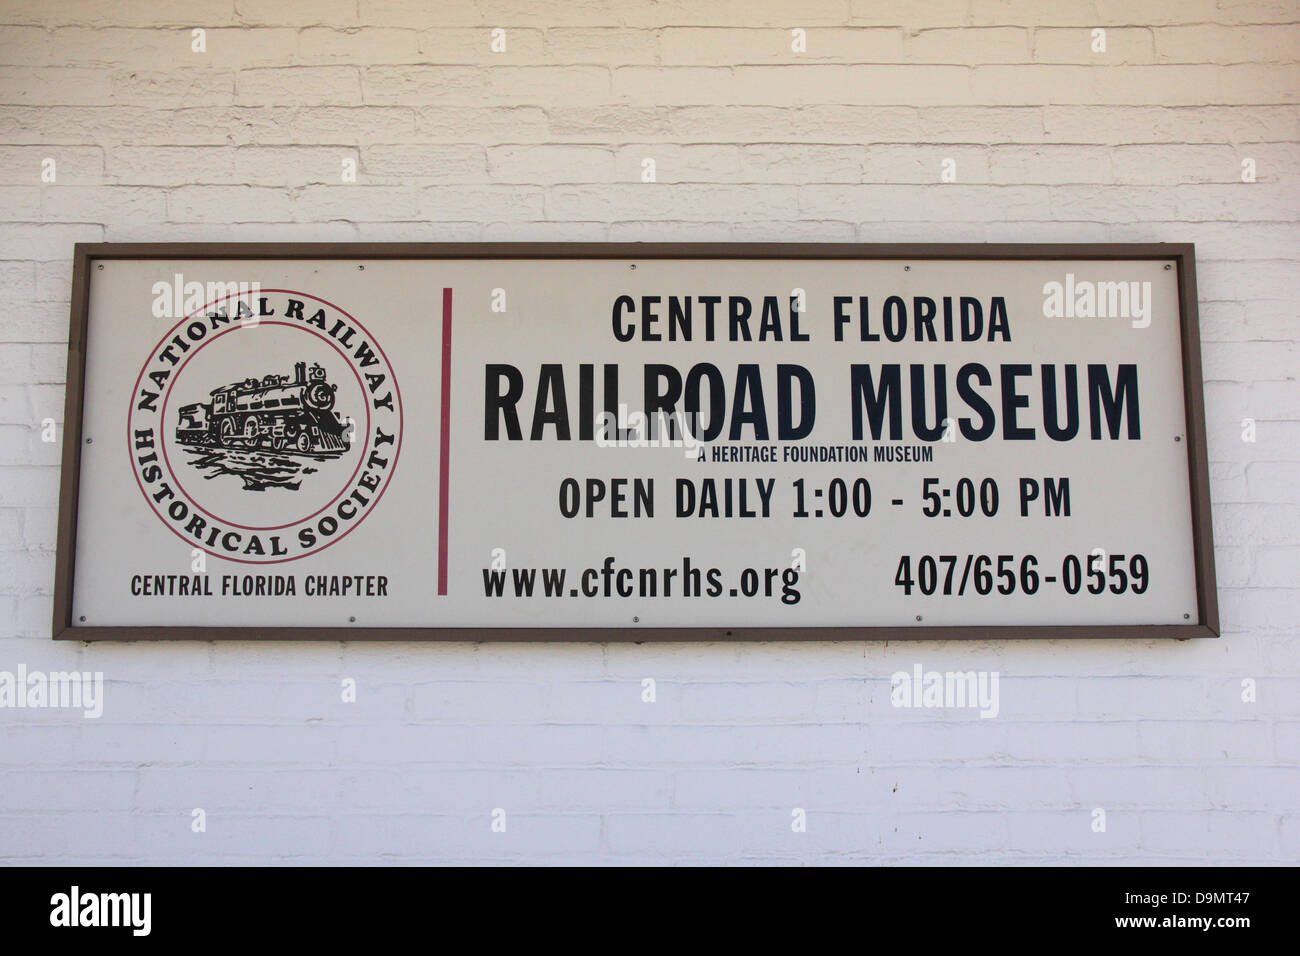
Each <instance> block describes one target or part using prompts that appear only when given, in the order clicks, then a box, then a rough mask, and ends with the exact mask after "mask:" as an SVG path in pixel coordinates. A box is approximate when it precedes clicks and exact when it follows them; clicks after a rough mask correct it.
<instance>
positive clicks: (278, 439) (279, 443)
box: [271, 435, 289, 451]
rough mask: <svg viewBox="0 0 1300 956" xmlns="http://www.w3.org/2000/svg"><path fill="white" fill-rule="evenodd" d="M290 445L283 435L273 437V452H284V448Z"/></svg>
mask: <svg viewBox="0 0 1300 956" xmlns="http://www.w3.org/2000/svg"><path fill="white" fill-rule="evenodd" d="M287 444H289V442H288V441H287V440H286V439H285V437H284V436H283V435H273V436H272V437H271V449H272V450H273V451H284V446H285V445H287Z"/></svg>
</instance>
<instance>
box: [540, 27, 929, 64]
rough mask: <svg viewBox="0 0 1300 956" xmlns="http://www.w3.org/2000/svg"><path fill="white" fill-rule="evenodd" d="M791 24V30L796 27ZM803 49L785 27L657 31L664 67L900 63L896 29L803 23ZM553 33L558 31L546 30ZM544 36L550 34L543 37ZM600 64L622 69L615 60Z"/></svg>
mask: <svg viewBox="0 0 1300 956" xmlns="http://www.w3.org/2000/svg"><path fill="white" fill-rule="evenodd" d="M801 23H802V21H801V22H800V23H794V22H792V23H791V28H793V27H795V26H801ZM801 28H802V29H804V32H805V43H806V49H805V50H804V52H801V53H796V52H794V51H793V50H792V49H791V45H792V42H793V37H792V35H791V32H790V29H782V28H772V29H750V28H740V29H738V28H735V27H714V28H699V27H680V28H669V29H666V30H663V31H661V32H660V40H659V50H660V62H661V63H663V64H665V65H668V66H680V65H688V66H701V65H704V66H733V65H737V64H744V63H785V64H792V63H899V62H902V61H903V60H904V59H905V56H904V52H903V31H902V30H899V29H897V28H893V27H890V28H884V29H871V28H866V29H864V28H848V29H845V28H838V29H837V28H825V29H817V28H815V27H809V26H807V25H803V26H802V27H801ZM551 32H558V31H551ZM548 35H549V34H548ZM602 62H614V63H619V64H620V65H621V63H622V62H625V61H622V60H621V59H620V58H618V57H617V56H615V57H613V58H612V59H606V60H605V61H602Z"/></svg>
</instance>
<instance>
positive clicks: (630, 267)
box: [628, 262, 636, 269]
mask: <svg viewBox="0 0 1300 956" xmlns="http://www.w3.org/2000/svg"><path fill="white" fill-rule="evenodd" d="M628 268H629V269H635V268H636V263H635V262H634V263H632V264H631V265H630V266H628Z"/></svg>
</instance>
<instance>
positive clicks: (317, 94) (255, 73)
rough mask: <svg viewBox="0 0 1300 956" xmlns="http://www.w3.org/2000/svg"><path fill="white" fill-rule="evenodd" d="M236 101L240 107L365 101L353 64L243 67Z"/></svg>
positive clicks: (238, 80) (350, 103)
mask: <svg viewBox="0 0 1300 956" xmlns="http://www.w3.org/2000/svg"><path fill="white" fill-rule="evenodd" d="M234 102H235V103H237V104H238V105H240V106H351V105H354V104H357V103H360V102H361V76H360V74H359V72H358V70H357V69H356V67H352V66H297V67H293V68H287V67H273V68H268V69H248V70H240V71H239V74H238V76H237V77H236V81H235V92H234Z"/></svg>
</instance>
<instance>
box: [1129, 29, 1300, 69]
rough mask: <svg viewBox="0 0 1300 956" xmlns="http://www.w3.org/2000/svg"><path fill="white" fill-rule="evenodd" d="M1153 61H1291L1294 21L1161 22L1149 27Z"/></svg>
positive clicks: (1296, 34) (1297, 38) (1297, 39)
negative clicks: (1229, 23) (1246, 23)
mask: <svg viewBox="0 0 1300 956" xmlns="http://www.w3.org/2000/svg"><path fill="white" fill-rule="evenodd" d="M1153 33H1154V38H1155V54H1156V57H1155V58H1156V62H1157V63H1294V62H1295V59H1296V47H1297V44H1300V25H1297V24H1296V23H1295V22H1292V23H1289V24H1285V25H1282V24H1276V25H1269V26H1243V27H1225V26H1220V25H1211V24H1208V23H1207V24H1195V25H1189V26H1162V27H1158V28H1157V29H1156V30H1154V31H1153Z"/></svg>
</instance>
